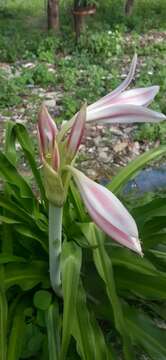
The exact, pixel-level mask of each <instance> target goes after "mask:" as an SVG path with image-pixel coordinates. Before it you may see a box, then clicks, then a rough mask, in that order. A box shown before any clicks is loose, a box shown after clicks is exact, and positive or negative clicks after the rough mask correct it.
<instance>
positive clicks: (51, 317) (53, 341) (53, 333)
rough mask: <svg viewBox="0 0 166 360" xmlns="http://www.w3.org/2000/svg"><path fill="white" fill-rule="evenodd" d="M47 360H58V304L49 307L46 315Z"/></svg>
mask: <svg viewBox="0 0 166 360" xmlns="http://www.w3.org/2000/svg"><path fill="white" fill-rule="evenodd" d="M46 325H47V335H48V349H49V360H59V359H60V320H59V308H58V303H56V302H54V304H51V305H50V306H49V309H48V311H47V314H46Z"/></svg>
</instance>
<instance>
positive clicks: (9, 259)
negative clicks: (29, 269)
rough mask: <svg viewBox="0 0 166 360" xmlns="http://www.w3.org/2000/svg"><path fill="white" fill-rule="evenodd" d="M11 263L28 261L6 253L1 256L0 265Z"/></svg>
mask: <svg viewBox="0 0 166 360" xmlns="http://www.w3.org/2000/svg"><path fill="white" fill-rule="evenodd" d="M9 262H26V259H24V258H23V257H21V256H15V255H10V254H5V253H2V254H0V264H7V263H9Z"/></svg>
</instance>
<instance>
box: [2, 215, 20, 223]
mask: <svg viewBox="0 0 166 360" xmlns="http://www.w3.org/2000/svg"><path fill="white" fill-rule="evenodd" d="M1 221H2V222H3V223H5V224H19V221H18V220H16V219H14V218H9V217H7V216H3V215H0V222H1Z"/></svg>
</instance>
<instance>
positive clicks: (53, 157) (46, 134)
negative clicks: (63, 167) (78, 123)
mask: <svg viewBox="0 0 166 360" xmlns="http://www.w3.org/2000/svg"><path fill="white" fill-rule="evenodd" d="M57 133H58V129H57V127H56V124H55V122H54V121H53V119H52V118H51V116H50V114H49V112H48V110H47V108H46V107H45V106H44V105H43V106H42V108H41V111H40V113H39V117H38V134H39V144H40V154H41V158H42V159H43V158H44V159H45V160H46V161H47V162H48V163H49V164H51V165H52V167H53V168H54V169H55V170H57V169H58V168H59V165H60V164H59V163H60V157H59V151H58V146H57V143H56V136H57Z"/></svg>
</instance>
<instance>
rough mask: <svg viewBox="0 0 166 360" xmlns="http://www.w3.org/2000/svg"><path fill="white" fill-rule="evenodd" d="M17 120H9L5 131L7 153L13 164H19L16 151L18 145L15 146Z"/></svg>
mask: <svg viewBox="0 0 166 360" xmlns="http://www.w3.org/2000/svg"><path fill="white" fill-rule="evenodd" d="M15 125H16V124H15V122H14V121H8V122H7V123H6V132H5V154H6V156H7V158H8V159H9V160H10V161H11V163H12V164H13V165H16V164H17V153H16V146H15V142H16V139H15V133H14V131H13V130H14V128H15Z"/></svg>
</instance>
